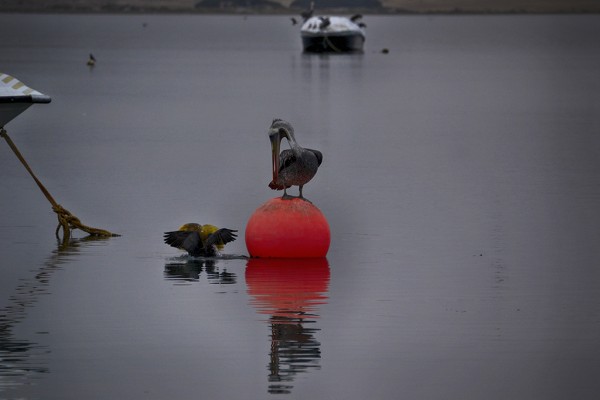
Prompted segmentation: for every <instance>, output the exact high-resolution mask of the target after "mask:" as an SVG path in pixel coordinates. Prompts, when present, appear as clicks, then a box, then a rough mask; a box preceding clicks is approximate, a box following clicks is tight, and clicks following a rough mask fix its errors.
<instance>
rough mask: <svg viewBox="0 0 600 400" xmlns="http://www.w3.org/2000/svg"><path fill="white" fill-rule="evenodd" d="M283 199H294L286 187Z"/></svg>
mask: <svg viewBox="0 0 600 400" xmlns="http://www.w3.org/2000/svg"><path fill="white" fill-rule="evenodd" d="M281 198H282V199H283V200H292V199H293V198H294V196H290V195H289V194H287V188H286V187H285V186H284V187H283V196H281Z"/></svg>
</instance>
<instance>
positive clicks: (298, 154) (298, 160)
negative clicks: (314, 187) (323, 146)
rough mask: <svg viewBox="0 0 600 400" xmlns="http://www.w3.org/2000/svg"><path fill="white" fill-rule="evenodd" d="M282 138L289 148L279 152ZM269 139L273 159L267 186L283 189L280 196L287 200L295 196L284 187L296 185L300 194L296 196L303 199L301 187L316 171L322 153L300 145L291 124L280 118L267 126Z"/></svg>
mask: <svg viewBox="0 0 600 400" xmlns="http://www.w3.org/2000/svg"><path fill="white" fill-rule="evenodd" d="M283 138H286V139H287V140H288V142H289V144H290V147H291V149H286V150H283V151H282V152H281V154H279V147H280V145H281V141H282V140H283ZM269 139H270V140H271V151H272V159H273V180H272V181H271V183H269V187H270V188H271V189H273V190H282V189H283V196H282V197H281V198H282V199H285V200H289V199H294V198H296V197H295V196H290V195H288V194H287V191H286V189H287V188H289V187H291V186H298V187H299V190H300V195H299V196H297V198H300V199H304V197H303V196H302V187H303V186H304V185H305V184H306V183H308V182H309V181H310V180H311V179H312V178H313V177H314V176H315V174H316V173H317V169H319V165H321V162H323V154H321V152H320V151H318V150H312V149H305V148H302V147H300V145H298V143H297V142H296V138H295V137H294V128H292V125H291V124H290V123H289V122H286V121H283V120H281V119H275V120H273V123H272V124H271V127H270V128H269ZM304 200H306V199H304Z"/></svg>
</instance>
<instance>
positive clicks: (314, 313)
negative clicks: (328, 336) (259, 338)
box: [246, 258, 329, 394]
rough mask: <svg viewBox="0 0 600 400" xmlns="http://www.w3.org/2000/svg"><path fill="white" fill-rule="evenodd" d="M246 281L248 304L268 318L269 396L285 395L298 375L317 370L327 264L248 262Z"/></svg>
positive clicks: (326, 285)
mask: <svg viewBox="0 0 600 400" xmlns="http://www.w3.org/2000/svg"><path fill="white" fill-rule="evenodd" d="M246 283H247V285H248V294H249V295H250V296H251V297H252V300H251V304H252V305H253V306H254V307H255V308H256V309H257V311H258V313H260V314H265V315H269V318H268V323H269V325H270V331H271V332H270V338H271V349H270V353H269V364H268V370H269V375H268V380H269V389H268V391H269V393H272V394H286V393H291V390H292V389H293V381H294V379H295V378H296V376H297V375H298V374H299V373H302V372H309V371H313V370H318V369H320V365H319V360H320V359H321V343H320V342H319V341H318V340H317V339H316V338H315V335H316V334H317V332H319V331H320V329H319V328H317V327H316V320H317V319H318V318H319V315H318V307H319V306H320V305H321V304H325V303H326V302H327V290H328V286H329V265H328V263H327V260H326V259H325V258H321V259H256V258H253V259H250V260H249V261H248V264H247V266H246Z"/></svg>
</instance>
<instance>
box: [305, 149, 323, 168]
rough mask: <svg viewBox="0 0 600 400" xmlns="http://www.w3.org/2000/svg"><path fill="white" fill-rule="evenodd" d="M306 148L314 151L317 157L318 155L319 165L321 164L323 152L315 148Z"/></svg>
mask: <svg viewBox="0 0 600 400" xmlns="http://www.w3.org/2000/svg"><path fill="white" fill-rule="evenodd" d="M306 150H308V151H310V152H312V153H313V154H314V155H315V157H317V161H318V162H319V166H321V163H322V162H323V153H321V152H320V151H319V150H313V149H306Z"/></svg>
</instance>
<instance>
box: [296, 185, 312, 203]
mask: <svg viewBox="0 0 600 400" xmlns="http://www.w3.org/2000/svg"><path fill="white" fill-rule="evenodd" d="M303 187H304V185H300V186H299V188H300V195H299V196H298V198H299V199H302V200H304V201H308V202H309V203H310V204H312V201H310V200H308V199H307V198H305V197H304V196H302V188H303Z"/></svg>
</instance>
